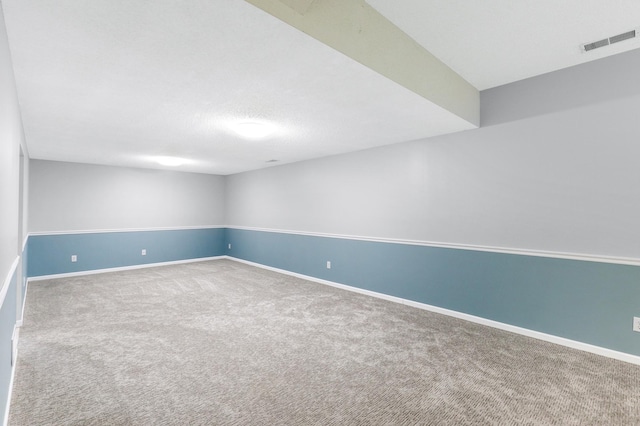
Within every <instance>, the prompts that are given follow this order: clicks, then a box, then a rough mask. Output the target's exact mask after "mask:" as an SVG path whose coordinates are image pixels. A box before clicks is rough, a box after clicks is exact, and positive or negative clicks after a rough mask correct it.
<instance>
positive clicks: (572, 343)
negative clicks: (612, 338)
mask: <svg viewBox="0 0 640 426" xmlns="http://www.w3.org/2000/svg"><path fill="white" fill-rule="evenodd" d="M223 257H224V258H228V259H230V260H233V261H235V262H240V263H245V264H247V265H252V266H256V267H258V268H262V269H267V270H270V271H274V272H279V273H281V274H285V275H290V276H293V277H297V278H302V279H305V280H308V281H313V282H316V283H319V284H325V285H329V286H331V287H337V288H340V289H342V290H347V291H351V292H354V293H360V294H365V295H367V296H372V297H377V298H379V299H384V300H388V301H391V302H395V303H400V304H403V305H407V306H412V307H414V308H418V309H424V310H425V311H430V312H435V313H438V314H443V315H448V316H450V317H454V318H458V319H462V320H465V321H470V322H474V323H476V324H481V325H486V326H488V327H493V328H497V329H500V330H504V331H509V332H511V333H516V334H521V335H523V336H527V337H532V338H534V339H538V340H544V341H545V342H550V343H555V344H557V345H562V346H566V347H569V348H573V349H579V350H581V351H585V352H590V353H593V354H596V355H601V356H605V357H607V358H613V359H617V360H620V361H624V362H628V363H631V364H636V365H640V356H637V355H632V354H628V353H625V352H619V351H614V350H612V349H607V348H603V347H601V346H595V345H591V344H589V343H584V342H579V341H577V340H571V339H566V338H564V337H559V336H554V335H552V334H546V333H542V332H539V331H535V330H529V329H527V328H522V327H518V326H515V325H510V324H505V323H502V322H499V321H494V320H490V319H486V318H482V317H477V316H475V315H469V314H465V313H462V312H458V311H453V310H451V309H445V308H440V307H438V306H433V305H427V304H425V303H420V302H415V301H413V300H408V299H403V298H401V297H395V296H389V295H388V294H384V293H378V292H375V291H371V290H364V289H361V288H357V287H352V286H349V285H345V284H340V283H336V282H333V281H327V280H323V279H320V278H315V277H312V276H309V275H303V274H298V273H296V272H291V271H287V270H285V269H279V268H273V267H271V266H266V265H262V264H260V263H255V262H250V261H248V260H243V259H238V258H235V257H231V256H223Z"/></svg>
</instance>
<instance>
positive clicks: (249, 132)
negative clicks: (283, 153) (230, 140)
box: [232, 121, 276, 139]
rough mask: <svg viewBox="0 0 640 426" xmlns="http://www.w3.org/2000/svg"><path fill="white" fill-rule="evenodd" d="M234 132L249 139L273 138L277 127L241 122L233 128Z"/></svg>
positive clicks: (260, 123)
mask: <svg viewBox="0 0 640 426" xmlns="http://www.w3.org/2000/svg"><path fill="white" fill-rule="evenodd" d="M232 129H233V131H234V132H236V133H237V134H239V135H240V136H242V137H245V138H248V139H263V138H266V137H268V136H271V135H272V134H273V133H274V132H275V130H276V127H275V126H274V125H273V124H270V123H263V122H258V121H241V122H239V123H235V124H234V125H233V126H232Z"/></svg>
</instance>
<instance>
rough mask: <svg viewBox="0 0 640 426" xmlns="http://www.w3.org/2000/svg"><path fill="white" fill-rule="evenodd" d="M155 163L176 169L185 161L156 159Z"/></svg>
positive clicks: (171, 158) (170, 158)
mask: <svg viewBox="0 0 640 426" xmlns="http://www.w3.org/2000/svg"><path fill="white" fill-rule="evenodd" d="M155 160H156V163H158V164H160V165H162V166H168V167H177V166H181V165H183V164H184V163H185V160H184V159H182V158H178V157H156V159H155Z"/></svg>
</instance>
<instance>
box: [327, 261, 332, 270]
mask: <svg viewBox="0 0 640 426" xmlns="http://www.w3.org/2000/svg"><path fill="white" fill-rule="evenodd" d="M327 269H331V261H330V260H327Z"/></svg>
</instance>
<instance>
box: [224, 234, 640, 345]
mask: <svg viewBox="0 0 640 426" xmlns="http://www.w3.org/2000/svg"><path fill="white" fill-rule="evenodd" d="M226 238H227V240H226V243H227V244H231V249H230V250H229V249H228V250H227V254H228V255H229V256H232V257H235V258H238V259H243V260H247V261H251V262H255V263H259V264H262V265H266V266H271V267H274V268H279V269H284V270H287V271H291V272H296V273H300V274H304V275H307V276H311V277H316V278H320V279H324V280H328V281H333V282H337V283H341V284H345V285H349V286H353V287H358V288H361V289H366V290H371V291H375V292H379V293H383V294H387V295H391V296H396V297H400V298H403V299H408V300H413V301H416V302H420V303H425V304H429V305H433V306H437V307H441V308H446V309H450V310H454V311H458V312H462V313H466V314H470V315H475V316H478V317H482V318H486V319H490V320H494V321H499V322H502V323H505V324H510V325H515V326H518V327H523V328H526V329H530V330H535V331H539V332H542V333H546V334H551V335H555V336H559V337H564V338H567V339H571V340H575V341H579V342H583V343H588V344H592V345H596V346H600V347H603V348H607V349H612V350H616V351H620V352H625V353H628V354H632V355H640V333H634V332H633V331H632V319H633V317H634V316H638V314H640V267H638V266H629V265H617V264H610V263H599V262H587V261H580V260H566V259H557V258H548V257H537V256H525V255H515V254H505V253H493V252H485V251H474V250H462V249H451V248H438V247H428V246H420V245H410V244H397V243H384V242H372V241H362V240H353V239H343V238H329V237H320V236H309V235H298V234H289V233H277V232H263V231H252V230H240V229H227V230H226ZM327 261H331V269H327V268H326V262H327Z"/></svg>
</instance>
